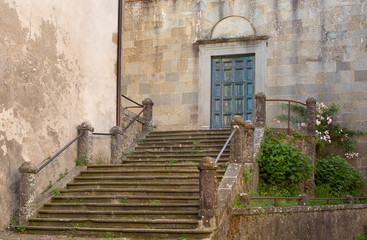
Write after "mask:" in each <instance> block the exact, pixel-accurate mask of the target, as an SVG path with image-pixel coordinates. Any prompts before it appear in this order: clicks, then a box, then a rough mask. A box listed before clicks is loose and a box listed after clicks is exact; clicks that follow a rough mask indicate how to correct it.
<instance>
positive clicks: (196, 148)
mask: <svg viewBox="0 0 367 240" xmlns="http://www.w3.org/2000/svg"><path fill="white" fill-rule="evenodd" d="M193 144H194V146H193V147H192V150H193V151H192V152H191V154H195V155H197V154H199V153H201V152H202V149H201V143H200V142H199V141H197V142H196V141H194V142H193Z"/></svg>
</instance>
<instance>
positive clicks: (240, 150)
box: [229, 116, 245, 163]
mask: <svg viewBox="0 0 367 240" xmlns="http://www.w3.org/2000/svg"><path fill="white" fill-rule="evenodd" d="M231 129H232V131H233V130H234V129H236V132H235V133H234V135H233V137H232V140H231V147H230V155H229V162H230V163H243V162H244V151H245V149H244V143H245V121H244V120H243V118H242V117H240V116H234V117H233V119H232V120H231Z"/></svg>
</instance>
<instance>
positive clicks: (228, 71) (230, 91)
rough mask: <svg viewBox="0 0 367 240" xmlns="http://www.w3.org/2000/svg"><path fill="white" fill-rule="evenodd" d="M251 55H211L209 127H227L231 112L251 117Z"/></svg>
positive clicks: (252, 65) (252, 94)
mask: <svg viewBox="0 0 367 240" xmlns="http://www.w3.org/2000/svg"><path fill="white" fill-rule="evenodd" d="M254 80H255V56H231V57H212V85H211V128H229V127H231V124H230V122H231V119H232V118H233V116H235V115H239V116H242V117H243V119H245V120H252V116H253V112H254Z"/></svg>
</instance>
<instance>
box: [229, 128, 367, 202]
mask: <svg viewBox="0 0 367 240" xmlns="http://www.w3.org/2000/svg"><path fill="white" fill-rule="evenodd" d="M306 137H307V136H306ZM306 137H304V136H303V135H302V134H300V133H297V134H293V136H291V137H289V136H287V135H285V134H277V133H273V132H272V131H271V130H269V129H266V130H265V137H264V143H263V145H262V147H261V149H260V153H259V154H258V156H257V162H258V163H259V167H260V169H259V171H260V179H259V185H258V191H257V192H253V191H249V193H248V194H249V195H250V196H251V197H298V196H299V194H300V193H301V191H300V190H301V189H300V186H301V184H308V182H307V181H308V180H309V179H310V175H311V174H312V173H314V174H315V185H314V186H310V187H311V188H313V190H314V194H315V198H345V197H346V195H352V196H354V197H361V196H363V192H362V191H361V190H360V189H361V187H362V186H363V184H365V180H364V179H363V176H362V174H361V173H360V172H359V171H358V170H356V169H354V168H353V167H352V166H351V165H350V164H348V162H347V160H346V159H345V158H343V157H341V156H334V155H330V156H327V157H324V158H319V159H316V166H312V165H311V164H310V163H309V157H308V156H307V155H305V154H303V153H302V152H300V150H298V149H297V148H295V147H294V146H292V145H290V144H289V142H292V141H293V140H294V139H296V140H298V139H299V140H308V139H307V138H306ZM292 139H293V140H292ZM250 177H251V171H249V170H248V169H246V168H244V170H243V176H242V179H243V180H245V181H248V180H249V179H250ZM277 202H278V206H294V205H297V204H298V201H297V200H282V199H278V201H277ZM363 202H365V201H363ZM366 202H367V201H366ZM326 204H327V200H309V205H326ZM329 204H346V201H345V199H341V200H332V201H330V202H329ZM244 205H245V204H243V203H241V202H240V201H239V197H238V196H236V198H235V200H234V202H233V206H234V207H245V206H244ZM257 206H274V200H273V199H264V200H263V199H261V200H251V203H250V206H249V207H257Z"/></svg>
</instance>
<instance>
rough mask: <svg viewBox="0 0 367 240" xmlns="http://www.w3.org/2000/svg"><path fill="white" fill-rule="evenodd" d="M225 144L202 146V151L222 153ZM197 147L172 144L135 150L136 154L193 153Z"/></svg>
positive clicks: (140, 147)
mask: <svg viewBox="0 0 367 240" xmlns="http://www.w3.org/2000/svg"><path fill="white" fill-rule="evenodd" d="M223 146H224V144H223V145H222V144H205V145H201V146H200V149H202V150H210V151H217V152H218V153H219V152H220V150H222V148H223ZM197 148H198V147H197V146H194V145H189V144H177V145H172V144H149V145H148V144H147V145H140V144H139V145H138V146H137V147H136V148H135V152H144V151H154V152H161V151H166V152H170V151H181V150H184V151H190V152H191V151H192V150H195V149H197ZM225 151H229V147H227V148H226V150H225Z"/></svg>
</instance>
